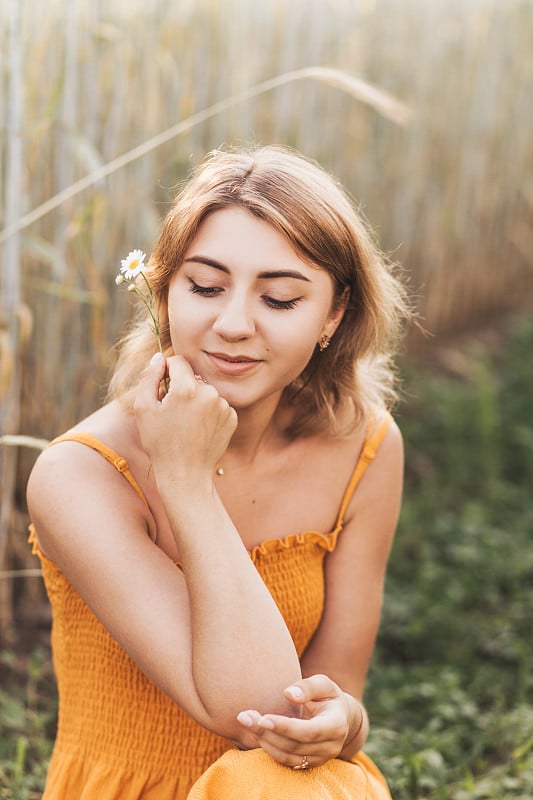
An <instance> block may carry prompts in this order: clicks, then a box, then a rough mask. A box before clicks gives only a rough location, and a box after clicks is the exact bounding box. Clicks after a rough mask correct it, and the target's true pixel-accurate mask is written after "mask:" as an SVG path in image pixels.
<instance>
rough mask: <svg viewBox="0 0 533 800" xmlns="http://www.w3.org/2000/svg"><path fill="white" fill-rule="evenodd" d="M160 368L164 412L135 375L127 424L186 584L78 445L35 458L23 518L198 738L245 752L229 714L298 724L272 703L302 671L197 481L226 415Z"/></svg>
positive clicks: (231, 533) (212, 500) (150, 387)
mask: <svg viewBox="0 0 533 800" xmlns="http://www.w3.org/2000/svg"><path fill="white" fill-rule="evenodd" d="M171 361H172V363H171V364H170V378H171V389H170V393H169V395H168V396H167V397H166V398H165V399H164V400H163V401H160V400H159V398H158V396H157V388H158V386H159V381H160V377H161V374H162V372H163V371H164V363H161V364H160V365H159V366H158V365H157V364H155V365H152V366H151V367H150V368H149V369H148V370H147V371H146V372H145V374H144V376H143V379H142V381H141V386H140V389H139V397H138V402H137V408H136V418H137V421H138V425H139V430H140V432H141V438H142V439H143V443H144V444H145V445H146V446H147V451H148V454H149V456H150V457H151V459H152V465H153V469H154V473H155V476H156V480H157V484H158V489H159V491H160V493H161V497H162V500H163V504H164V506H165V509H166V511H167V514H168V517H169V520H170V523H171V526H172V529H173V531H174V535H175V538H176V542H177V544H178V548H179V552H180V561H181V563H182V567H183V573H182V572H181V571H180V570H179V569H178V568H177V567H176V566H175V565H174V564H173V562H172V561H171V560H170V559H169V558H168V557H167V556H166V555H165V554H164V553H163V552H162V551H161V550H160V549H159V548H158V547H157V546H155V545H154V544H153V543H152V542H151V541H150V539H149V537H148V535H147V532H148V527H149V519H148V514H147V512H146V511H145V509H144V504H143V503H142V501H141V500H140V499H139V498H138V497H137V496H136V495H135V494H134V493H133V492H132V491H131V488H130V487H129V485H128V484H127V483H126V481H124V479H123V477H122V476H121V475H120V474H119V473H118V472H117V471H116V470H114V468H113V467H112V466H111V465H108V464H107V463H106V462H105V461H104V460H103V459H102V458H101V457H100V456H99V455H98V454H96V453H94V452H93V451H91V450H89V449H88V448H85V447H83V446H82V445H79V444H77V443H71V442H68V443H62V444H58V445H56V446H54V447H53V448H50V449H49V450H48V451H45V453H44V454H43V456H42V457H41V458H40V459H39V461H38V463H37V465H36V468H35V470H34V473H33V474H32V477H31V479H30V483H29V487H28V501H29V505H30V513H31V516H32V519H33V521H34V523H35V526H36V530H37V532H38V536H39V542H40V544H41V547H42V548H43V551H44V552H45V553H46V554H47V556H48V557H49V558H51V559H52V560H53V561H54V562H56V563H57V564H58V566H59V567H60V569H61V570H62V571H63V572H64V574H65V575H66V577H67V578H68V579H69V580H70V582H71V583H72V585H73V586H74V588H75V589H76V590H77V591H78V592H79V594H80V595H81V596H82V597H83V599H84V600H85V602H86V603H87V604H88V605H89V607H90V608H91V609H92V610H93V611H94V613H95V614H96V616H97V617H98V618H99V619H100V620H101V621H102V623H103V624H104V625H105V626H106V627H107V628H108V630H109V631H110V632H111V634H112V635H113V637H114V638H115V639H116V640H117V641H118V642H119V644H120V645H121V646H122V647H123V648H124V649H125V650H126V652H127V653H128V654H129V655H130V656H131V657H132V658H133V660H134V661H135V662H136V663H137V664H138V665H139V667H140V668H141V669H142V670H143V672H145V673H146V674H147V676H148V677H149V678H150V679H151V680H152V681H153V682H154V683H155V684H156V685H158V686H159V687H160V688H161V689H163V691H165V692H166V693H167V694H169V695H170V697H172V699H173V700H175V702H177V703H178V704H179V705H180V706H182V707H183V708H184V709H185V710H186V711H187V713H189V714H190V715H191V716H192V717H193V718H194V719H196V720H197V721H198V722H199V723H200V724H201V725H203V726H205V727H207V728H209V729H211V730H213V731H215V732H216V733H218V734H220V735H223V736H225V737H227V738H231V739H234V740H237V741H239V742H244V744H246V743H247V735H246V732H245V731H244V729H243V728H242V726H240V725H239V724H238V723H237V722H236V715H237V713H238V711H240V710H241V709H242V708H243V707H247V706H250V705H253V706H254V707H258V708H259V709H260V710H262V711H266V710H267V709H268V710H270V709H272V707H273V706H275V707H276V709H277V711H278V712H279V713H282V714H289V715H290V714H292V713H297V709H294V708H293V707H291V704H290V703H289V702H288V700H287V699H286V698H285V697H284V696H283V693H282V690H283V688H284V687H285V686H286V685H287V684H288V683H290V682H292V681H293V680H295V679H298V678H299V677H300V675H301V672H300V667H299V663H298V658H297V655H296V652H295V649H294V645H293V642H292V639H291V637H290V634H289V632H288V630H287V628H286V625H285V623H284V621H283V619H282V617H281V615H280V613H279V610H278V609H277V607H276V605H275V603H274V601H273V600H272V597H271V595H270V593H269V592H268V590H267V589H266V587H265V586H264V584H263V581H262V580H261V577H260V576H259V574H258V573H257V571H256V569H255V567H254V565H253V563H252V561H251V559H250V558H249V555H248V554H247V552H246V550H245V548H244V546H243V544H242V542H241V539H240V537H239V535H238V533H237V531H236V530H235V528H234V526H233V525H232V523H231V520H230V519H229V517H228V515H227V513H226V511H225V509H224V508H223V506H222V504H221V502H220V500H219V498H218V495H217V494H216V492H215V490H214V488H213V485H212V480H211V479H210V478H208V475H211V476H212V474H213V472H214V465H212V464H211V462H210V459H211V460H212V459H213V458H215V459H216V460H218V459H219V458H220V456H221V455H222V453H223V452H224V449H225V446H226V445H227V441H228V440H229V436H231V433H232V431H233V429H234V422H233V424H232V423H231V419H232V415H231V411H230V410H229V407H228V406H227V403H226V404H225V401H220V398H219V397H218V395H217V394H216V392H215V391H214V390H213V388H212V387H208V386H205V385H203V384H197V382H196V381H195V380H194V377H193V376H192V372H191V371H190V368H189V367H188V365H186V364H185V362H182V360H178V359H176V360H174V359H172V360H171ZM187 370H188V372H187ZM189 373H190V375H189ZM187 380H189V381H190V383H187ZM172 387H174V389H173V388H172ZM220 402H222V408H221V409H220V408H218V410H217V409H214V406H216V405H217V403H220ZM224 404H225V405H224ZM233 414H234V412H233ZM215 434H216V435H215ZM209 441H211V445H209ZM217 447H218V450H217ZM220 451H221V452H220ZM215 463H216V461H215Z"/></svg>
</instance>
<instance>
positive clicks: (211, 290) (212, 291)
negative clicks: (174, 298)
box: [190, 281, 222, 297]
mask: <svg viewBox="0 0 533 800" xmlns="http://www.w3.org/2000/svg"><path fill="white" fill-rule="evenodd" d="M190 290H191V292H192V293H193V294H199V295H201V296H202V297H215V296H216V295H217V294H219V293H220V292H221V291H222V289H221V288H220V287H219V286H200V284H199V283H195V282H194V281H191V285H190Z"/></svg>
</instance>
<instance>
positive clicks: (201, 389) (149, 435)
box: [134, 353, 237, 485]
mask: <svg viewBox="0 0 533 800" xmlns="http://www.w3.org/2000/svg"><path fill="white" fill-rule="evenodd" d="M167 374H168V378H169V381H168V383H169V389H168V392H167V393H166V394H165V395H164V396H161V394H160V385H161V381H162V380H163V378H164V377H165V375H167ZM134 413H135V420H136V423H137V427H138V430H139V435H140V438H141V443H142V446H143V447H144V449H145V450H146V452H147V454H148V457H149V458H150V461H151V463H152V465H153V467H154V471H155V474H156V478H158V477H160V476H164V475H172V476H173V477H174V479H178V478H184V479H186V480H187V481H188V482H191V483H192V484H193V485H194V483H195V482H196V481H200V482H201V481H202V478H205V477H206V475H208V476H209V477H212V475H213V473H214V471H215V469H216V466H217V464H218V463H219V462H220V460H221V459H222V457H223V455H224V453H225V452H226V449H227V447H228V444H229V442H230V439H231V437H232V436H233V434H234V432H235V429H236V427H237V413H236V412H235V410H234V409H233V408H231V406H230V405H229V404H228V403H227V401H226V400H225V399H224V398H222V397H220V395H219V394H218V392H217V390H216V389H215V387H214V386H211V385H210V384H207V383H205V382H204V381H202V379H201V378H199V377H197V376H195V375H194V372H193V370H192V369H191V367H190V365H189V364H188V362H187V361H186V360H185V359H184V358H183V357H182V356H171V357H170V358H168V359H165V358H164V357H163V356H162V355H161V354H159V353H157V354H156V355H155V356H154V357H153V358H152V361H151V362H150V364H149V365H148V366H147V367H146V369H144V370H143V372H142V374H141V377H140V380H139V385H138V387H137V393H136V397H135V403H134Z"/></svg>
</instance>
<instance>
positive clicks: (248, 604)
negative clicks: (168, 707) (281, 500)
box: [158, 478, 301, 738]
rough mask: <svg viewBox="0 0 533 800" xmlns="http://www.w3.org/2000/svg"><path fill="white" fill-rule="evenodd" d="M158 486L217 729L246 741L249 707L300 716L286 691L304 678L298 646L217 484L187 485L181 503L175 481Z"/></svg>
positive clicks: (199, 675)
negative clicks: (240, 716) (240, 719)
mask: <svg viewBox="0 0 533 800" xmlns="http://www.w3.org/2000/svg"><path fill="white" fill-rule="evenodd" d="M158 488H159V491H160V494H161V497H162V499H163V503H164V505H165V509H166V511H167V515H168V518H169V520H170V523H171V527H172V530H173V532H174V536H175V539H176V542H177V545H178V548H179V552H180V561H181V564H182V568H183V572H184V574H185V578H186V581H187V586H188V591H189V596H190V607H191V629H192V672H193V677H194V681H195V685H196V689H197V692H198V696H199V698H200V699H201V701H202V703H203V705H204V708H205V710H206V713H207V714H208V716H209V718H210V719H212V720H213V726H214V728H216V730H217V732H223V733H224V735H225V736H229V737H231V738H233V735H238V734H239V733H240V732H241V728H240V727H239V726H238V725H237V723H236V722H235V716H236V714H237V713H238V712H239V711H242V710H245V709H246V708H256V709H259V710H262V711H264V712H266V711H269V712H273V711H274V712H277V713H281V714H287V715H293V714H294V713H295V712H294V708H293V707H292V706H291V704H290V703H289V702H288V701H286V700H285V699H284V697H283V694H282V692H283V689H285V688H286V687H287V686H289V685H290V684H291V683H292V682H293V681H294V680H298V679H299V678H300V677H301V671H300V665H299V660H298V656H297V653H296V650H295V648H294V643H293V641H292V638H291V636H290V633H289V631H288V629H287V626H286V624H285V622H284V620H283V618H282V616H281V614H280V612H279V610H278V608H277V606H276V604H275V602H274V600H273V598H272V596H271V594H270V592H269V591H268V589H267V588H266V586H265V584H264V583H263V581H262V579H261V577H260V575H259V573H258V572H257V570H256V568H255V566H254V564H253V562H252V560H251V558H250V556H249V554H248V552H247V551H246V549H245V547H244V545H243V543H242V540H241V538H240V536H239V534H238V532H237V531H236V529H235V527H234V525H233V523H232V522H231V519H230V517H229V515H228V514H227V512H226V510H225V508H224V506H223V505H222V502H221V501H220V498H219V496H218V494H217V492H216V490H215V488H214V486H213V485H212V483H211V484H210V482H209V481H206V482H205V485H204V486H198V485H196V486H191V485H190V484H189V485H188V486H183V484H181V485H180V487H179V496H178V498H177V495H178V491H177V490H176V483H175V482H174V480H171V479H164V478H163V479H162V480H160V481H158ZM176 498H177V499H176ZM228 725H229V728H230V730H227V728H228Z"/></svg>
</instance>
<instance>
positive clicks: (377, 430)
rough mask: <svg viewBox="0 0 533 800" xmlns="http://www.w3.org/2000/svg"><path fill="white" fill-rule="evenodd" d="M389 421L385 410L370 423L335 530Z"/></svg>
mask: <svg viewBox="0 0 533 800" xmlns="http://www.w3.org/2000/svg"><path fill="white" fill-rule="evenodd" d="M391 422H392V416H391V415H390V414H389V413H388V412H387V413H386V415H385V416H384V417H383V419H382V420H381V422H379V423H378V424H377V425H376V424H375V423H374V422H372V423H371V426H372V428H373V429H371V432H370V434H369V435H368V436H367V438H366V439H365V442H364V444H363V449H362V452H361V455H360V456H359V460H358V461H357V464H356V466H355V469H354V471H353V473H352V477H351V478H350V481H349V483H348V486H347V487H346V491H345V492H344V496H343V498H342V502H341V505H340V508H339V513H338V516H337V522H336V525H335V530H336V531H339V530H340V529H341V528H342V526H343V523H344V515H345V514H346V509H347V508H348V505H349V503H350V500H351V499H352V496H353V493H354V491H355V489H356V487H357V485H358V483H359V481H360V480H361V478H362V477H363V475H364V473H365V471H366V468H367V467H368V465H369V464H370V463H371V462H372V461H373V460H374V459H375V457H376V453H377V451H378V448H379V446H380V444H381V442H382V441H383V439H384V438H385V434H386V433H387V431H388V430H389V427H390V424H391Z"/></svg>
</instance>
